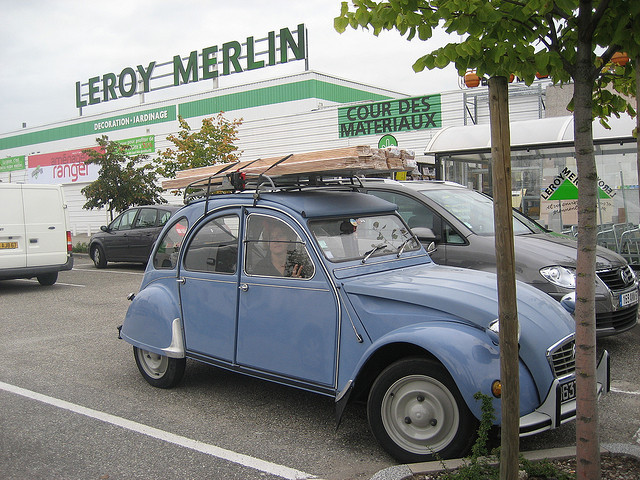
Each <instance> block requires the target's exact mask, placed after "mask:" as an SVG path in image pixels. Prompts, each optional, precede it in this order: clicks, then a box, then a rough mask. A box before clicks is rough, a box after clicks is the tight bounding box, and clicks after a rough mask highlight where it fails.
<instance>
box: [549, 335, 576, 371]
mask: <svg viewBox="0 0 640 480" xmlns="http://www.w3.org/2000/svg"><path fill="white" fill-rule="evenodd" d="M547 357H548V359H549V363H550V364H551V368H552V369H553V375H554V376H555V377H556V378H562V377H566V376H567V375H570V374H572V373H574V372H575V370H576V341H575V339H574V338H573V336H572V337H571V338H569V339H568V340H566V341H564V343H560V344H557V345H554V346H553V347H551V348H550V349H549V351H548V353H547Z"/></svg>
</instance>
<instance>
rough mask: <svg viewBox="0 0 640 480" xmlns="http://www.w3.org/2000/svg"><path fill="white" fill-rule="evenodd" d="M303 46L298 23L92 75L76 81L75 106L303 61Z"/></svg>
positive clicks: (302, 28) (302, 32) (304, 37)
mask: <svg viewBox="0 0 640 480" xmlns="http://www.w3.org/2000/svg"><path fill="white" fill-rule="evenodd" d="M294 33H295V34H296V35H295V37H294ZM306 43H307V42H306V29H305V26H304V24H300V25H298V28H297V30H293V32H292V31H291V30H290V29H288V28H281V29H280V32H279V33H277V34H276V32H275V31H271V32H269V33H268V34H267V36H266V37H265V38H259V39H254V37H252V36H251V37H247V39H246V41H243V42H242V43H241V42H239V41H236V40H232V41H229V42H225V43H223V44H222V45H221V46H218V45H212V46H208V47H205V48H203V49H202V51H198V50H194V51H192V52H191V53H190V54H189V55H188V56H187V57H182V56H181V55H175V56H174V57H173V61H169V62H163V63H157V62H155V61H152V62H149V63H148V64H146V66H145V65H144V64H140V65H138V66H137V67H135V68H134V67H130V66H129V67H125V68H123V69H122V71H121V72H120V73H119V74H115V73H113V72H110V73H104V74H102V75H96V76H93V77H91V78H89V79H88V80H86V81H82V82H76V107H77V108H82V107H85V106H87V105H95V104H98V103H101V102H107V101H109V100H115V99H118V98H122V97H132V96H134V95H135V94H136V93H143V92H150V91H153V90H159V89H162V88H167V87H173V86H178V85H182V84H186V83H191V82H198V81H200V80H207V79H215V78H218V77H219V76H224V75H231V74H233V73H240V72H243V71H247V70H256V69H259V68H264V67H270V66H273V65H277V64H281V63H287V62H289V60H291V61H294V60H303V59H306V58H307V46H306ZM290 54H292V55H293V58H291V57H290ZM165 70H166V71H165ZM167 82H168V83H167Z"/></svg>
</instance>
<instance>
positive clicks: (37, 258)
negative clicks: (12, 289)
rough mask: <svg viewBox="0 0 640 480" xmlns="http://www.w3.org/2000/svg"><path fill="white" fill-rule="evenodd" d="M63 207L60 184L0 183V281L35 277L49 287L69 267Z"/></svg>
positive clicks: (68, 246)
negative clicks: (59, 273)
mask: <svg viewBox="0 0 640 480" xmlns="http://www.w3.org/2000/svg"><path fill="white" fill-rule="evenodd" d="M71 250H72V245H71V231H70V230H69V219H68V214H67V205H66V203H65V201H64V194H63V191H62V187H61V186H60V185H22V184H18V183H0V280H8V279H14V278H33V277H35V278H37V279H38V282H39V283H40V285H44V286H49V285H53V284H54V283H56V281H57V280H58V272H60V271H64V270H71V269H72V268H73V254H72V253H71Z"/></svg>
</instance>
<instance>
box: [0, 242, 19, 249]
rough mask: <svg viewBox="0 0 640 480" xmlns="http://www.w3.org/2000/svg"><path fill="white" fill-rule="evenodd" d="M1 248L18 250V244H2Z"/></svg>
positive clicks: (0, 244)
mask: <svg viewBox="0 0 640 480" xmlns="http://www.w3.org/2000/svg"><path fill="white" fill-rule="evenodd" d="M0 248H18V242H0Z"/></svg>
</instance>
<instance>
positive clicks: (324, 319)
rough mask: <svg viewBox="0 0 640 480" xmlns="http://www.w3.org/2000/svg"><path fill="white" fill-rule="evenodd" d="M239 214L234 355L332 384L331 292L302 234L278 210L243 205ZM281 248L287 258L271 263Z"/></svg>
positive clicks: (334, 333) (258, 366)
mask: <svg viewBox="0 0 640 480" xmlns="http://www.w3.org/2000/svg"><path fill="white" fill-rule="evenodd" d="M244 219H245V220H244V224H245V229H244V230H245V237H244V245H245V254H244V262H243V269H242V271H241V272H240V285H239V287H240V288H239V301H238V329H237V331H238V338H237V357H236V361H237V363H238V364H239V365H242V366H244V367H246V368H250V369H252V370H259V371H262V372H268V373H270V374H275V375H277V376H285V377H287V378H288V379H295V380H296V381H302V382H305V383H307V384H315V385H322V386H333V385H334V383H335V369H336V359H337V338H338V327H337V325H338V314H337V311H338V310H337V299H336V296H335V293H334V289H333V288H332V286H331V285H330V283H329V280H328V279H327V277H326V275H325V272H324V270H323V269H322V268H320V264H319V260H318V258H317V257H316V255H315V252H314V251H313V249H311V248H309V245H308V243H307V242H308V241H309V239H308V237H306V235H305V234H304V233H303V231H302V230H301V229H300V226H299V225H296V224H295V222H293V221H291V220H290V219H288V218H286V217H284V216H282V215H278V214H276V213H273V214H272V213H265V212H261V211H260V210H258V209H247V210H246V211H245V216H244ZM275 232H277V233H275ZM283 248H284V249H286V257H287V262H285V264H282V263H280V264H279V265H275V264H277V263H279V262H275V263H274V262H273V261H272V260H273V258H275V254H274V252H275V251H277V250H278V249H280V250H282V249H283ZM278 267H280V268H283V270H284V271H283V272H280V271H278Z"/></svg>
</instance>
